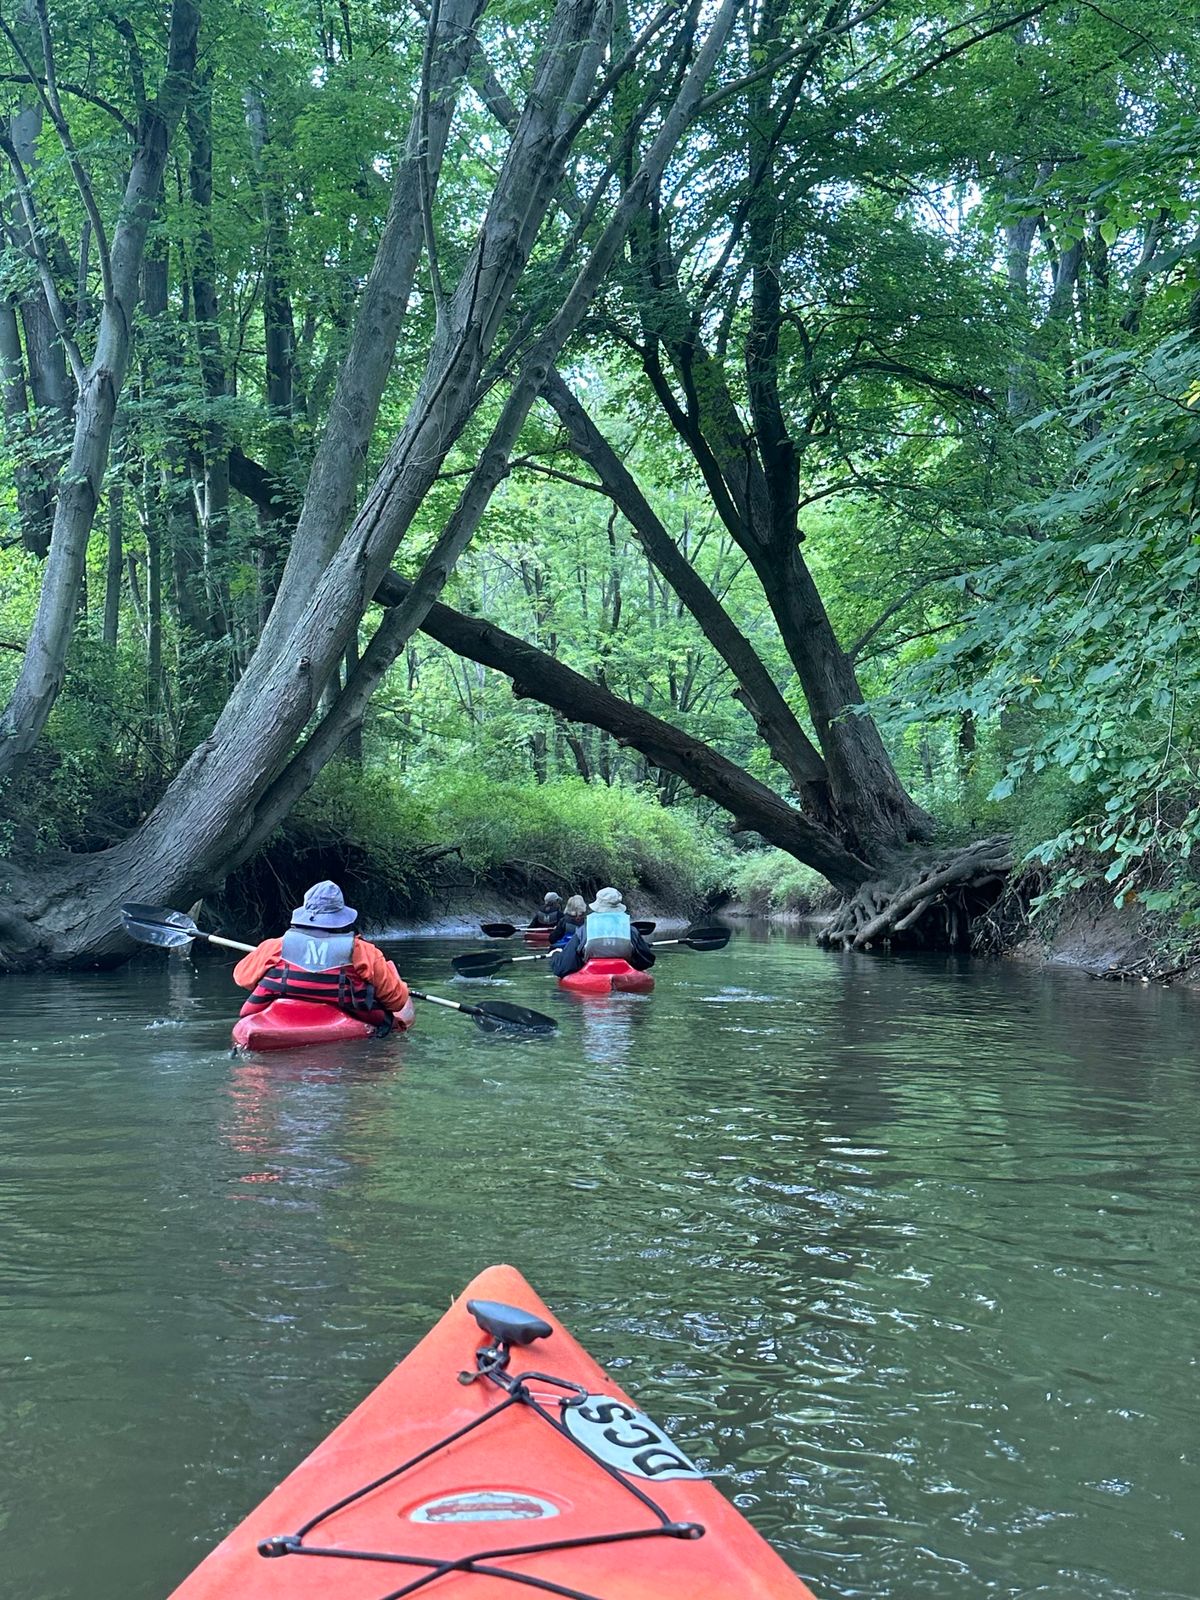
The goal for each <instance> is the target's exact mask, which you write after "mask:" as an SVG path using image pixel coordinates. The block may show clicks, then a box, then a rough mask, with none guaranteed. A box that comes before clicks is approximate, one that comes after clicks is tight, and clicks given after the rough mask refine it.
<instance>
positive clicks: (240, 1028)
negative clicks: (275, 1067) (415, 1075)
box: [233, 998, 415, 1050]
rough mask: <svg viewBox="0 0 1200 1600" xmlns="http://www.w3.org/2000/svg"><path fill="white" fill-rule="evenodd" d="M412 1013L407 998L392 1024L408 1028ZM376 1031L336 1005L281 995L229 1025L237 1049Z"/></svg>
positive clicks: (284, 1046) (367, 1035) (282, 1046)
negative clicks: (259, 1009) (231, 1028)
mask: <svg viewBox="0 0 1200 1600" xmlns="http://www.w3.org/2000/svg"><path fill="white" fill-rule="evenodd" d="M414 1016H415V1011H414V1008H413V1003H412V1001H411V1000H409V1001H407V1002H406V1003H405V1006H404V1009H403V1011H400V1012H397V1014H396V1016H395V1017H394V1018H393V1026H394V1027H395V1028H397V1029H399V1030H400V1031H401V1032H403V1031H404V1030H405V1029H407V1028H411V1027H412V1024H413V1018H414ZM378 1031H379V1030H378V1029H377V1028H376V1026H375V1024H374V1023H372V1022H364V1021H363V1020H362V1019H361V1017H352V1016H350V1015H348V1013H347V1012H345V1011H339V1010H338V1009H337V1007H336V1006H330V1005H325V1004H324V1003H323V1002H321V1001H316V1000H289V999H287V998H283V999H280V1000H272V1002H271V1004H270V1005H269V1006H265V1007H264V1008H263V1010H262V1011H258V1012H255V1013H254V1014H253V1015H251V1016H248V1017H239V1018H238V1020H237V1021H236V1022H235V1023H234V1025H233V1042H234V1044H235V1045H236V1046H237V1047H238V1049H239V1050H294V1049H296V1048H298V1047H299V1046H301V1045H309V1044H334V1043H337V1042H339V1041H342V1042H344V1041H346V1040H354V1039H373V1038H374V1037H375V1036H376V1034H377V1033H378Z"/></svg>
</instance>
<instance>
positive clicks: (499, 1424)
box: [173, 1267, 813, 1600]
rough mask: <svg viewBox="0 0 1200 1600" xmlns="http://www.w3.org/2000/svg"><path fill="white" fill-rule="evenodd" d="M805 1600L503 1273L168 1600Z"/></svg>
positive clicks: (515, 1277)
mask: <svg viewBox="0 0 1200 1600" xmlns="http://www.w3.org/2000/svg"><path fill="white" fill-rule="evenodd" d="M518 1588H524V1589H527V1590H534V1591H536V1592H538V1593H541V1594H554V1595H565V1596H567V1597H568V1600H813V1597H812V1594H811V1592H810V1591H809V1590H808V1589H807V1588H806V1587H805V1585H804V1584H803V1583H802V1582H801V1581H800V1579H799V1578H798V1577H796V1575H795V1574H794V1573H793V1572H792V1571H791V1570H790V1568H788V1567H787V1566H785V1564H784V1562H783V1561H782V1560H781V1559H780V1557H779V1556H778V1555H776V1553H775V1551H774V1550H772V1549H771V1547H770V1545H768V1544H767V1543H766V1541H765V1540H764V1539H763V1538H762V1537H761V1536H760V1535H759V1534H757V1533H755V1531H754V1529H753V1528H752V1527H751V1526H750V1524H749V1523H748V1522H747V1521H746V1519H745V1518H744V1517H743V1516H742V1515H741V1513H740V1512H739V1511H736V1510H735V1509H734V1507H733V1506H731V1505H730V1504H729V1502H728V1501H727V1500H725V1499H724V1498H723V1497H722V1496H721V1494H720V1493H718V1491H717V1490H716V1489H715V1488H714V1487H713V1486H712V1484H710V1483H707V1482H706V1481H705V1479H704V1477H703V1475H702V1474H701V1472H700V1471H699V1469H698V1468H697V1467H696V1466H694V1465H693V1463H692V1462H691V1461H689V1460H688V1458H687V1456H686V1455H685V1454H684V1453H683V1451H682V1450H680V1449H679V1448H678V1446H677V1445H675V1444H673V1443H672V1441H671V1440H670V1439H669V1438H668V1437H667V1436H666V1435H665V1434H664V1433H663V1431H662V1429H661V1428H659V1427H658V1426H657V1425H656V1424H655V1423H653V1422H651V1420H650V1419H649V1417H647V1416H646V1415H645V1414H644V1413H643V1412H641V1411H639V1410H638V1409H637V1407H636V1406H635V1405H634V1404H633V1402H632V1401H631V1400H630V1399H629V1397H628V1396H627V1395H626V1394H624V1393H623V1391H622V1390H621V1389H619V1388H618V1387H617V1385H616V1384H615V1383H614V1382H613V1381H612V1379H611V1378H610V1377H609V1376H608V1375H607V1374H606V1373H605V1372H604V1371H603V1369H602V1368H600V1367H599V1366H597V1365H596V1363H595V1362H594V1361H593V1360H592V1358H591V1357H590V1356H589V1355H588V1354H587V1352H586V1351H585V1350H584V1349H583V1348H582V1347H581V1346H580V1345H578V1344H577V1343H576V1342H575V1340H574V1339H572V1337H571V1335H570V1334H569V1333H567V1331H566V1330H565V1329H564V1328H563V1327H562V1325H561V1324H560V1323H557V1322H556V1321H555V1320H554V1318H553V1317H552V1316H551V1315H550V1313H549V1312H548V1311H547V1310H546V1307H545V1306H544V1305H543V1304H542V1302H541V1301H540V1300H539V1299H538V1298H537V1296H536V1295H535V1294H534V1293H533V1291H532V1289H530V1287H529V1285H528V1284H527V1283H526V1282H525V1280H524V1278H522V1276H521V1274H520V1273H519V1272H517V1271H516V1270H515V1269H514V1268H512V1267H490V1268H488V1270H487V1271H486V1272H482V1273H480V1275H479V1276H478V1277H477V1278H476V1279H475V1280H474V1282H472V1283H471V1284H470V1285H469V1286H468V1288H467V1290H466V1292H465V1294H464V1295H463V1297H462V1298H461V1299H459V1300H457V1301H455V1302H454V1304H453V1305H452V1306H451V1308H450V1310H449V1311H447V1312H446V1314H445V1316H443V1317H442V1319H441V1321H440V1322H438V1323H437V1324H436V1326H435V1327H434V1328H433V1329H432V1330H431V1331H430V1332H429V1333H428V1334H426V1336H425V1338H424V1339H422V1340H421V1342H420V1344H418V1345H417V1347H416V1349H415V1350H414V1351H413V1352H412V1353H411V1355H409V1356H407V1357H406V1358H405V1360H404V1361H402V1362H401V1363H400V1365H399V1366H398V1367H397V1368H395V1369H394V1371H392V1372H391V1373H390V1374H389V1376H388V1377H386V1378H385V1379H384V1380H383V1382H382V1383H381V1384H380V1385H379V1387H378V1388H377V1389H376V1390H375V1391H374V1392H373V1393H372V1394H370V1395H368V1397H367V1398H366V1399H365V1400H364V1401H363V1402H362V1404H361V1405H360V1406H359V1407H358V1409H357V1410H356V1411H354V1412H352V1413H351V1414H350V1416H349V1417H347V1418H346V1420H345V1421H344V1422H343V1423H341V1424H340V1425H339V1426H338V1427H337V1428H335V1429H334V1431H333V1432H332V1433H331V1434H330V1435H329V1437H328V1438H327V1439H326V1440H325V1442H324V1443H323V1444H320V1445H318V1446H317V1448H316V1449H315V1450H314V1451H313V1453H312V1455H310V1456H309V1457H308V1459H307V1460H306V1461H303V1462H301V1464H300V1465H299V1466H298V1467H297V1468H296V1470H295V1471H294V1472H293V1473H292V1474H291V1475H290V1476H289V1477H287V1478H285V1479H284V1481H283V1482H282V1483H281V1484H280V1486H279V1487H278V1488H277V1489H276V1490H275V1491H274V1492H273V1493H272V1494H270V1495H268V1496H267V1498H266V1499H265V1500H264V1501H263V1503H262V1504H261V1505H260V1506H259V1507H258V1509H257V1510H256V1511H253V1512H251V1514H250V1515H249V1516H248V1517H247V1518H246V1520H245V1522H243V1523H242V1524H241V1526H240V1527H238V1528H236V1529H235V1530H234V1531H233V1532H232V1533H231V1534H230V1535H229V1537H228V1538H227V1539H225V1541H224V1542H223V1543H222V1544H220V1545H218V1546H217V1548H216V1549H215V1550H214V1551H213V1552H212V1554H211V1555H210V1556H208V1557H207V1559H206V1560H205V1561H203V1562H202V1563H201V1564H200V1566H199V1567H197V1569H196V1570H195V1572H193V1573H192V1575H191V1577H190V1578H187V1579H185V1581H184V1582H183V1583H182V1584H181V1585H180V1586H179V1588H178V1589H176V1591H175V1594H174V1597H173V1600H401V1597H402V1596H406V1595H410V1594H413V1593H417V1592H424V1591H425V1590H426V1589H428V1590H429V1592H430V1594H431V1595H436V1596H437V1600H515V1597H516V1594H517V1590H518Z"/></svg>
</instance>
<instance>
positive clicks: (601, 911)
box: [550, 889, 654, 978]
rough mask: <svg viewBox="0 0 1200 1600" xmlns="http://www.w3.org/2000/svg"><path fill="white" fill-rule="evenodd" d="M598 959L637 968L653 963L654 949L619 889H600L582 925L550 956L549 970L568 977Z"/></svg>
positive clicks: (638, 969)
mask: <svg viewBox="0 0 1200 1600" xmlns="http://www.w3.org/2000/svg"><path fill="white" fill-rule="evenodd" d="M599 960H615V961H626V962H628V963H629V965H630V966H631V967H633V968H634V970H635V971H637V972H645V971H646V969H647V968H648V967H652V966H653V965H654V951H653V950H652V949H651V948H650V946H649V944H647V942H646V940H645V939H644V938H643V937H642V935H641V934H640V933H639V932H638V930H637V929H636V928H635V927H634V925H633V923H632V922H631V921H630V920H629V912H628V911H627V910H626V909H625V902H624V901H623V900H622V899H621V892H620V890H619V889H601V890H600V892H599V894H598V895H597V896H596V898H595V899H594V900H593V901H592V903H591V905H590V907H588V915H587V918H586V920H585V921H584V922H583V924H582V926H580V927H578V928H576V930H575V932H574V933H573V934H572V935H571V938H570V939H569V940H568V941H567V943H566V944H565V945H563V946H562V948H561V949H559V950H555V951H554V953H553V955H552V956H551V957H550V970H551V972H553V974H554V976H555V977H556V978H565V977H568V976H569V975H570V974H571V973H572V972H578V971H579V970H580V968H581V967H583V965H584V963H585V962H588V961H599Z"/></svg>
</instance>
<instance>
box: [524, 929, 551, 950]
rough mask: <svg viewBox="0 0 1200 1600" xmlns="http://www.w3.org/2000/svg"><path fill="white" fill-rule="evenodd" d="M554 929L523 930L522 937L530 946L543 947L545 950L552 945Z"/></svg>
mask: <svg viewBox="0 0 1200 1600" xmlns="http://www.w3.org/2000/svg"><path fill="white" fill-rule="evenodd" d="M553 932H554V929H553V928H522V929H521V937H522V939H524V941H525V943H526V944H528V945H541V946H542V947H543V949H544V948H545V946H546V945H548V944H549V943H550V935H551V934H552V933H553Z"/></svg>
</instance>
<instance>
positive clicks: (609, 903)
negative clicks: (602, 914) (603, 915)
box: [588, 889, 625, 911]
mask: <svg viewBox="0 0 1200 1600" xmlns="http://www.w3.org/2000/svg"><path fill="white" fill-rule="evenodd" d="M588 909H589V910H590V911H624V909H625V902H624V901H623V900H622V899H621V891H620V890H619V889H601V890H600V892H599V893H598V894H597V896H596V898H595V899H594V900H593V901H592V903H591V905H590V906H589V907H588Z"/></svg>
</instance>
